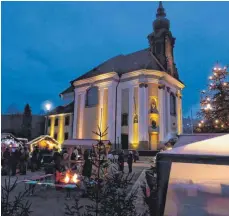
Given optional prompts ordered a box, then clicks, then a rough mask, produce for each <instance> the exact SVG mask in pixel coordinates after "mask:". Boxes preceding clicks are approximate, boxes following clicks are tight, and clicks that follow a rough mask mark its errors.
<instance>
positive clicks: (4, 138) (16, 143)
mask: <svg viewBox="0 0 229 216" xmlns="http://www.w3.org/2000/svg"><path fill="white" fill-rule="evenodd" d="M22 144H23V143H22V142H21V141H20V140H18V139H17V138H16V137H15V136H14V135H13V134H11V133H2V134H1V146H2V147H4V148H7V147H10V148H18V147H20V146H22Z"/></svg>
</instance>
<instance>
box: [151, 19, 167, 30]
mask: <svg viewBox="0 0 229 216" xmlns="http://www.w3.org/2000/svg"><path fill="white" fill-rule="evenodd" d="M169 28H170V22H169V20H168V19H167V18H165V17H158V18H157V19H156V20H154V22H153V29H154V31H156V30H159V29H168V30H169Z"/></svg>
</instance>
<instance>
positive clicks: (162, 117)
mask: <svg viewBox="0 0 229 216" xmlns="http://www.w3.org/2000/svg"><path fill="white" fill-rule="evenodd" d="M148 40H149V47H148V48H146V49H143V50H140V51H137V52H134V53H131V54H128V55H118V56H116V57H113V58H111V59H109V60H107V61H105V62H104V63H102V64H100V65H98V66H97V67H95V68H94V69H92V70H91V71H89V72H87V73H85V74H84V75H82V76H80V77H78V78H77V79H75V80H73V81H71V86H70V87H69V88H68V89H66V90H65V91H64V92H62V93H61V94H60V95H61V97H62V98H63V99H69V98H72V99H73V100H74V112H73V123H72V127H73V128H72V138H73V139H76V140H89V139H93V140H94V139H98V136H97V135H96V134H94V133H93V131H98V127H97V126H99V127H100V128H101V130H102V131H104V130H105V129H106V128H107V134H106V135H105V136H104V137H103V139H104V140H110V142H111V143H112V144H113V145H114V146H116V147H117V148H123V149H128V148H129V149H138V150H157V149H158V148H160V147H161V146H162V145H163V143H165V142H166V141H168V140H169V139H170V138H172V137H174V136H176V134H181V133H182V89H183V88H184V84H183V83H182V82H181V81H180V80H179V75H178V71H177V68H176V65H175V63H174V55H173V48H174V44H175V38H174V37H173V36H172V33H171V31H170V22H169V20H168V19H167V18H166V14H165V10H164V8H163V6H162V3H161V2H160V3H159V7H158V9H157V14H156V19H155V21H154V22H153V32H152V33H151V34H150V35H149V36H148Z"/></svg>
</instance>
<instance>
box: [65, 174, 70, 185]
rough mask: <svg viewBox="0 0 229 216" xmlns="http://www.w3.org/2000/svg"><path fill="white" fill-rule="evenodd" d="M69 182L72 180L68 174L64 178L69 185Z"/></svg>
mask: <svg viewBox="0 0 229 216" xmlns="http://www.w3.org/2000/svg"><path fill="white" fill-rule="evenodd" d="M69 180H70V178H69V176H68V174H66V176H65V178H64V182H65V183H66V184H67V183H69Z"/></svg>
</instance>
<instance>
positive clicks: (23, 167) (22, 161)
mask: <svg viewBox="0 0 229 216" xmlns="http://www.w3.org/2000/svg"><path fill="white" fill-rule="evenodd" d="M28 159H29V152H28V151H27V148H26V147H24V149H22V151H21V157H20V172H21V175H26V171H27V162H28Z"/></svg>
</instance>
